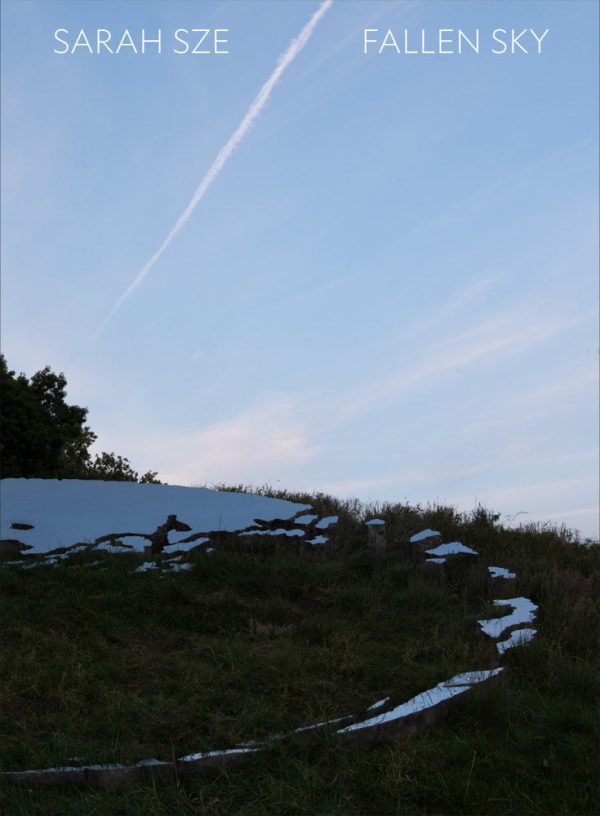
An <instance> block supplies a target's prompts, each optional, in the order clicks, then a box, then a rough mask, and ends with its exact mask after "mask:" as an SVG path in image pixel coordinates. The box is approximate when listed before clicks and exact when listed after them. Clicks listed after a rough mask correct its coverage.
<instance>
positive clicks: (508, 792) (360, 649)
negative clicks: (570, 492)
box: [0, 491, 600, 816]
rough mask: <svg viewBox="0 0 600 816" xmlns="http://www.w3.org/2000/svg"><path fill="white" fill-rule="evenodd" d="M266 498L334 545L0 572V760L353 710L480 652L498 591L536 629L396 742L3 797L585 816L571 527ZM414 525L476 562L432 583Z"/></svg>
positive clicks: (29, 764) (99, 751)
mask: <svg viewBox="0 0 600 816" xmlns="http://www.w3.org/2000/svg"><path fill="white" fill-rule="evenodd" d="M265 492H267V491H265ZM269 494H270V495H273V493H272V492H269ZM275 495H278V496H279V497H283V498H290V499H293V500H297V501H306V502H307V503H310V504H312V505H313V506H314V507H315V508H316V510H317V511H318V512H319V513H320V514H331V513H336V514H338V515H339V516H340V525H339V533H338V546H337V548H336V551H335V552H332V553H331V554H330V555H329V556H328V557H326V558H321V557H315V556H314V555H312V554H305V555H297V554H295V553H293V552H290V551H288V550H286V549H280V548H278V547H277V546H276V545H275V544H274V543H273V541H272V540H262V541H256V540H254V541H252V542H251V544H245V545H243V546H242V545H240V543H239V542H238V541H236V540H235V539H233V538H232V539H231V540H230V541H228V542H226V543H225V544H224V546H223V548H222V549H220V550H218V551H215V552H214V553H212V554H211V555H210V556H206V555H205V556H203V557H201V558H199V559H198V560H197V561H196V562H195V565H194V568H193V570H191V571H189V572H183V573H178V574H175V575H164V576H162V577H160V576H158V575H156V574H153V573H141V574H132V572H131V570H132V568H133V566H134V560H133V557H131V556H129V555H119V556H111V555H108V554H105V555H104V556H103V557H102V559H101V560H102V567H90V566H89V565H88V563H86V560H87V562H89V561H91V560H98V555H97V554H94V556H93V557H92V556H85V555H79V556H77V557H74V558H73V562H72V563H62V564H60V565H59V566H55V567H50V566H39V567H36V568H35V569H33V570H28V571H22V570H19V569H18V568H14V567H11V566H4V567H0V581H1V598H2V609H1V611H0V614H1V616H2V620H3V621H8V622H9V625H8V626H6V625H5V627H4V631H3V650H2V654H1V656H0V673H1V678H2V680H1V683H2V685H1V691H0V706H1V708H0V723H1V725H0V729H1V732H0V762H1V765H2V769H3V770H10V769H16V770H18V769H24V768H38V767H45V766H49V765H57V764H59V765H60V764H67V760H68V759H69V758H70V757H74V756H77V757H82V758H83V759H84V760H85V761H88V762H118V761H123V762H128V761H133V760H137V759H142V758H147V757H156V758H158V759H171V758H173V757H177V756H181V755H183V754H186V753H190V752H196V751H201V750H214V749H216V748H227V747H229V746H232V745H234V744H236V743H238V742H240V741H242V740H245V739H251V738H261V737H264V736H268V735H270V734H273V733H280V732H286V731H289V730H292V729H294V728H296V727H298V726H300V725H303V724H307V723H311V722H316V721H319V720H323V719H326V718H329V717H336V716H340V715H343V714H346V713H358V712H360V711H362V710H364V708H365V707H366V706H368V705H370V704H371V703H372V702H374V701H375V700H377V699H379V698H381V697H384V696H387V695H390V696H391V697H392V699H393V700H394V701H395V702H402V701H404V700H406V699H408V698H409V697H410V696H413V695H414V694H417V693H419V692H421V691H423V690H425V689H426V688H429V687H431V686H433V685H435V684H436V683H437V682H439V681H440V680H443V679H446V678H448V677H450V676H451V675H452V674H455V673H457V672H460V671H465V670H469V669H473V668H485V667H489V666H490V665H492V664H493V662H494V659H495V648H494V644H493V642H492V641H491V640H489V639H487V638H485V636H483V635H482V634H480V633H479V632H478V627H477V624H476V621H477V619H478V618H480V617H482V616H485V614H486V612H489V611H491V610H492V605H491V601H492V599H493V598H494V597H502V596H505V597H510V596H512V595H525V596H527V597H530V598H532V600H534V601H535V602H536V603H538V604H539V605H540V613H539V620H538V624H537V628H538V630H539V634H538V638H537V639H536V640H535V641H534V642H533V643H532V644H530V645H528V646H526V647H523V648H520V649H515V650H512V651H511V652H509V653H508V654H507V655H506V658H505V660H504V664H505V665H507V666H508V668H509V671H508V673H507V677H506V679H505V680H504V681H503V682H501V683H498V684H495V685H489V686H483V687H481V688H479V689H477V691H476V692H473V693H472V694H471V696H470V698H469V700H468V702H467V703H466V704H465V705H464V706H463V708H462V709H461V710H460V711H459V712H458V713H457V714H456V715H455V716H453V717H452V718H451V719H449V720H447V721H445V722H444V723H442V724H441V725H439V726H437V727H436V728H435V729H433V730H430V731H428V732H424V733H421V734H419V735H417V736H415V737H412V738H410V739H398V740H396V741H395V742H393V743H388V744H380V745H369V746H360V745H350V744H341V743H339V742H336V741H335V740H334V739H333V738H332V737H331V736H330V735H327V734H325V735H321V736H315V735H312V736H310V735H305V736H303V737H300V736H298V737H296V738H294V739H292V740H289V741H282V742H276V743H273V744H272V745H271V746H270V747H269V748H268V749H267V750H266V751H264V752H262V753H260V754H258V755H256V756H251V757H249V758H248V759H247V761H245V762H244V763H243V764H241V765H239V766H237V767H232V768H228V769H222V770H218V769H213V770H207V771H205V772H204V773H203V775H202V776H201V777H199V778H197V779H186V780H185V781H183V780H179V781H178V782H176V783H175V782H173V783H165V784H160V785H155V786H152V785H148V786H145V787H140V788H139V789H137V790H133V791H130V792H125V793H118V794H108V793H103V792H98V791H92V790H77V789H75V788H65V789H61V790H52V789H43V788H40V789H31V790H27V789H22V788H16V787H12V786H9V785H5V787H4V789H3V791H2V794H1V795H0V803H1V805H0V812H2V813H3V814H6V816H20V815H21V814H23V815H25V814H27V816H37V814H44V816H49V815H50V814H57V816H58V815H59V814H60V816H63V814H64V816H70V814H78V816H79V814H110V815H111V816H112V814H115V816H117V814H123V815H124V816H134V815H137V814H149V816H154V815H155V814H156V816H158V814H177V816H179V814H182V815H183V814H207V816H209V815H210V816H217V815H218V816H221V814H222V815H223V816H224V815H225V814H248V816H261V814H278V815H280V814H281V815H283V814H310V815H311V816H312V815H313V814H323V815H324V816H325V814H331V815H332V816H333V815H334V814H335V816H342V814H343V816H346V815H347V814H348V816H353V814H361V815H362V814H373V815H374V816H375V815H376V814H431V815H432V816H433V814H459V815H462V814H477V815H478V816H479V815H480V814H481V815H482V816H483V815H484V814H485V815H487V814H490V816H491V814H494V816H496V814H515V816H526V815H527V814H544V816H553V814H556V816H559V815H560V816H563V814H565V815H566V814H574V815H575V814H581V816H584V814H589V815H590V816H592V814H593V816H596V814H597V813H598V812H599V811H600V797H599V793H598V789H597V781H598V778H599V776H600V773H599V771H600V767H599V765H598V759H597V756H598V753H597V748H598V746H599V744H600V740H599V735H598V702H599V700H600V683H599V679H598V671H597V668H598V656H599V654H600V648H599V645H600V644H599V632H600V625H599V624H600V602H599V598H600V591H599V590H600V548H599V547H583V546H581V545H580V544H579V543H578V542H577V541H576V539H575V537H574V536H573V535H572V534H571V533H569V531H566V530H556V529H552V528H543V527H535V526H529V527H526V528H521V529H516V530H513V529H507V528H504V527H503V526H502V525H501V524H500V523H499V518H498V517H496V516H493V515H492V514H490V513H488V512H486V511H484V510H479V511H477V512H476V513H473V514H471V515H470V516H469V517H465V516H462V515H459V514H457V513H455V512H454V511H453V510H452V509H449V508H443V507H434V508H425V509H422V508H411V507H408V506H405V505H384V506H378V507H373V506H371V507H365V506H364V505H361V504H360V503H358V502H347V503H341V502H338V501H336V500H335V499H333V498H331V497H327V496H310V497H309V496H298V495H295V494H288V493H287V492H284V491H279V492H277V493H276V494H275ZM372 515H378V516H380V517H382V518H384V519H385V520H386V523H387V530H388V541H389V549H388V552H387V553H386V554H385V555H384V556H382V557H377V556H375V555H373V554H372V553H370V552H369V551H368V550H366V547H365V543H366V542H365V528H364V525H363V522H364V520H365V518H367V517H369V516H372ZM425 526H427V527H433V528H434V529H437V530H440V532H442V534H443V536H444V540H457V539H458V540H461V541H463V542H464V543H465V544H467V545H469V546H472V547H474V549H476V550H478V551H479V552H480V554H481V558H480V562H481V563H473V564H470V565H469V564H467V565H466V566H464V565H463V566H460V565H458V566H457V567H456V568H455V569H453V570H452V571H451V572H450V573H449V575H448V577H447V579H446V580H442V578H441V573H436V572H434V573H433V574H431V573H428V572H426V571H425V570H424V569H423V568H422V567H419V566H418V565H416V564H415V563H413V562H411V561H410V559H409V558H408V555H407V547H406V544H407V541H408V537H409V536H410V535H411V534H412V533H414V532H416V531H418V530H419V529H422V528H423V527H425ZM487 564H495V565H497V566H507V567H510V568H511V569H514V570H516V572H517V575H518V577H517V581H516V582H504V581H502V580H497V581H494V582H492V581H490V580H489V579H488V578H487V576H486V569H485V567H486V566H487ZM494 614H498V612H497V610H496V611H495V612H494ZM2 808H4V810H2Z"/></svg>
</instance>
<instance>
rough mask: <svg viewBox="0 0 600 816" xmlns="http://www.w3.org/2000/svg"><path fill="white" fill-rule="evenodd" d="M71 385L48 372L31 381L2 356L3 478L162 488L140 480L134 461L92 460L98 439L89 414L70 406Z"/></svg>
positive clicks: (109, 456)
mask: <svg viewBox="0 0 600 816" xmlns="http://www.w3.org/2000/svg"><path fill="white" fill-rule="evenodd" d="M66 386H67V379H66V377H65V375H64V374H62V373H60V374H56V373H55V372H54V371H52V370H51V369H50V367H49V366H46V367H45V368H43V369H41V370H40V371H38V372H37V373H36V374H34V375H33V376H32V377H31V379H28V378H27V377H26V376H25V374H19V375H16V374H15V372H14V371H10V370H9V368H8V365H7V363H6V360H5V358H4V355H1V354H0V467H1V475H2V477H9V476H13V477H25V478H34V477H37V478H45V479H53V478H58V479H103V480H105V481H125V482H151V483H154V484H160V482H158V479H157V478H156V477H157V474H156V472H154V471H148V472H147V473H144V474H143V475H142V476H140V475H139V474H138V473H137V472H136V471H135V470H134V469H133V468H132V467H131V465H130V463H129V460H128V459H126V458H124V457H123V456H118V455H117V454H115V453H106V452H105V451H103V452H102V453H100V454H96V455H95V456H94V457H93V458H92V454H91V453H90V447H91V446H92V445H93V444H94V442H95V441H96V439H97V436H96V434H95V433H94V432H93V431H92V430H91V429H90V428H89V426H88V425H86V424H85V423H86V419H87V414H88V411H87V408H82V407H81V406H79V405H68V404H67V402H66Z"/></svg>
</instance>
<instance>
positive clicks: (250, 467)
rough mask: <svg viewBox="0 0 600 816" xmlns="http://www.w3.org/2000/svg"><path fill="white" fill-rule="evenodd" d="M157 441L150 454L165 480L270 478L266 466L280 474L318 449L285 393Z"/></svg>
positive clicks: (246, 479)
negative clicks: (221, 418)
mask: <svg viewBox="0 0 600 816" xmlns="http://www.w3.org/2000/svg"><path fill="white" fill-rule="evenodd" d="M157 439H158V440H159V441H157V442H156V443H155V444H154V445H153V446H152V451H151V452H152V457H153V458H154V461H156V462H159V463H160V465H159V470H160V476H161V478H162V479H163V480H166V481H168V482H169V483H170V484H192V483H195V484H199V483H202V482H219V481H228V482H240V481H242V482H254V483H256V481H261V482H262V481H264V480H265V479H268V478H271V475H270V471H271V470H272V471H273V473H275V474H276V475H277V476H279V474H280V473H281V471H282V469H285V468H293V467H295V466H297V465H301V464H302V463H304V462H307V461H309V460H310V459H312V458H314V457H315V456H316V455H317V453H318V452H319V448H318V446H317V445H316V444H315V443H314V442H313V440H312V434H311V431H310V428H309V427H308V425H307V423H306V421H305V420H304V419H303V417H302V416H301V412H300V410H299V409H298V406H297V405H296V403H295V402H294V400H293V399H292V398H291V397H288V396H283V397H270V398H268V399H263V400H261V401H259V402H257V403H255V404H254V405H253V406H251V407H250V408H248V410H246V411H244V412H242V413H240V414H238V415H237V416H234V417H232V418H230V419H224V420H220V421H217V422H213V423H211V424H209V425H206V426H204V427H202V428H199V429H198V430H194V431H188V432H176V433H173V432H169V431H167V432H166V433H160V434H157ZM134 447H135V446H134ZM143 448H144V444H143V443H140V449H143ZM145 448H146V450H147V448H148V445H147V444H146V445H145Z"/></svg>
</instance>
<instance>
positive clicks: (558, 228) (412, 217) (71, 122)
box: [1, 0, 599, 536]
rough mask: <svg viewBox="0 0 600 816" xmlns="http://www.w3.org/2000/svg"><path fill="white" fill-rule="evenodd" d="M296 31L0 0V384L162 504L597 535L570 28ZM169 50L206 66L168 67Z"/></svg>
mask: <svg viewBox="0 0 600 816" xmlns="http://www.w3.org/2000/svg"><path fill="white" fill-rule="evenodd" d="M321 5H322V4H321V3H320V2H319V1H318V0H256V2H254V0H243V2H242V0H223V1H222V2H209V1H208V0H207V1H206V2H196V1H195V0H187V2H178V0H170V2H164V1H163V2H156V1H155V0H147V1H146V0H136V2H121V1H120V0H118V1H115V2H111V0H105V2H96V0H86V1H85V2H73V1H71V2H63V0H43V2H37V0H18V2H15V0H3V1H2V205H3V206H2V280H1V283H2V350H3V352H4V354H5V355H6V357H7V360H8V363H9V367H11V368H12V369H15V370H17V371H23V372H25V373H26V374H27V375H31V374H33V373H34V372H35V371H37V370H39V369H40V368H42V367H43V366H44V365H50V366H51V368H53V370H55V371H63V372H64V373H65V375H66V377H67V380H68V401H69V402H72V403H76V404H78V405H84V406H86V407H87V408H88V409H89V415H88V422H89V425H90V426H91V428H92V429H93V430H94V431H95V432H96V433H97V435H98V441H97V443H96V448H97V450H109V451H115V452H117V453H119V454H121V455H123V456H127V457H128V458H129V459H130V461H131V463H132V465H133V466H134V467H135V468H136V470H138V471H140V472H143V471H145V470H148V469H152V470H157V471H158V473H159V477H160V478H161V479H162V480H163V481H165V482H168V483H170V484H177V485H211V484H219V483H227V484H253V485H264V484H269V485H271V486H273V487H276V488H288V489H291V490H322V491H326V492H330V493H333V494H335V495H338V496H341V497H345V496H357V497H359V498H361V499H365V500H380V501H394V502H410V503H413V504H417V503H418V504H422V505H426V504H428V503H433V502H441V503H446V504H452V505H454V506H455V507H457V509H459V510H461V511H470V510H472V509H473V508H474V507H476V506H477V505H478V504H480V503H481V504H483V505H485V506H486V507H488V508H490V509H493V510H494V511H495V512H497V513H499V514H500V515H501V517H502V520H503V521H504V522H506V523H511V524H518V523H520V522H524V523H527V522H532V521H542V522H550V523H552V524H562V523H564V524H566V525H567V526H569V527H571V528H575V529H578V530H579V531H580V532H581V534H582V535H583V536H598V515H599V511H598V446H599V440H598V361H599V348H598V346H599V342H598V237H597V223H598V158H597V156H598V124H597V123H598V103H597V99H598V69H597V63H598V39H597V28H598V5H597V3H596V2H594V0H568V1H567V0H549V1H547V0H532V2H521V1H520V0H513V2H511V3H506V2H494V0H481V1H480V0H467V2H445V0H356V1H355V0H334V2H333V3H332V4H331V6H330V7H327V8H325V9H323V8H321ZM319 10H320V11H321V16H319V17H318V19H316V20H315V17H314V15H315V14H317V13H318V12H319ZM311 20H312V21H313V25H312V28H311V29H310V31H309V32H308V34H307V36H306V38H305V39H306V41H305V42H303V44H302V45H303V47H302V48H301V49H296V51H297V53H295V52H294V53H293V54H292V58H291V60H289V64H287V63H286V65H285V68H284V70H282V71H281V72H280V74H281V75H280V76H278V77H277V81H276V82H275V83H274V84H273V86H272V87H270V88H269V93H268V95H267V96H268V98H267V99H266V100H264V99H263V100H262V102H261V103H260V104H259V106H258V107H259V109H258V110H256V102H255V100H256V99H257V95H258V94H259V92H260V90H261V88H263V87H264V85H265V83H266V82H267V81H268V80H269V78H270V77H273V72H274V71H276V69H277V66H278V64H280V63H279V62H278V61H279V60H280V58H281V57H282V55H284V54H286V52H287V53H288V55H289V53H290V52H288V49H289V47H290V43H291V42H292V40H294V39H295V38H298V36H299V35H300V33H301V32H302V31H303V30H305V27H306V26H307V24H309V21H311ZM193 28H198V29H201V30H205V29H209V31H210V33H209V34H208V35H207V37H206V40H205V43H208V42H210V41H211V40H210V38H211V37H212V36H213V34H212V32H213V30H214V29H226V30H227V33H226V34H223V35H221V36H223V37H226V38H227V45H226V47H225V46H221V47H222V48H223V50H227V51H228V53H227V54H215V53H209V54H195V55H194V54H191V53H187V54H175V53H173V47H174V46H177V42H176V41H175V40H174V32H175V31H176V30H177V29H187V30H188V31H191V29H193ZM499 28H502V29H504V30H506V31H507V32H508V35H500V36H501V37H502V38H503V39H507V41H508V42H509V43H510V31H511V29H515V31H516V32H517V34H518V33H519V32H520V31H522V30H523V29H527V30H528V31H527V32H526V35H525V36H524V37H523V38H521V39H520V40H519V42H520V43H521V44H523V45H524V47H525V48H526V50H527V53H524V52H523V51H522V50H521V49H520V48H519V46H516V47H515V50H516V53H514V54H512V53H510V50H511V49H510V47H509V48H508V49H507V52H506V53H504V54H493V53H492V51H491V49H492V46H493V45H494V41H493V40H492V32H493V31H494V30H495V29H499ZM57 29H66V31H67V32H68V34H65V33H63V34H61V35H59V36H61V38H63V39H65V40H66V41H67V43H68V47H69V52H68V53H66V54H57V53H54V51H55V49H56V50H62V49H63V48H64V46H63V45H62V44H61V43H60V42H59V41H58V40H56V39H55V35H54V32H55V31H56V30H57ZM82 29H83V30H84V31H85V32H86V36H87V37H88V39H89V40H90V41H91V42H92V43H93V48H94V49H95V47H96V43H95V38H96V31H97V29H106V30H108V31H110V32H111V38H112V39H111V42H112V43H113V47H114V46H115V45H116V44H118V41H119V39H120V38H121V35H122V33H123V31H124V30H125V29H127V31H129V32H130V34H131V37H132V41H133V42H134V43H137V50H138V53H137V54H136V53H134V52H133V50H132V49H131V48H124V49H122V51H120V52H119V53H118V54H117V53H113V54H110V53H108V52H107V51H106V49H104V50H103V51H102V53H100V54H96V53H93V54H90V53H89V51H88V50H87V49H86V48H85V47H79V48H77V49H75V51H74V53H70V50H71V47H72V46H73V45H74V43H75V41H76V38H77V35H78V33H79V31H80V30H82ZM142 29H144V30H145V31H146V33H147V37H150V36H156V33H155V32H156V31H157V29H160V30H161V40H162V42H161V48H162V53H161V54H157V53H156V46H154V47H153V46H148V48H149V51H148V53H145V54H142V53H141V45H140V38H141V30H142ZM365 29H376V31H375V32H371V33H370V34H369V35H368V36H369V37H371V38H374V39H375V40H376V43H375V44H374V45H373V44H370V45H369V46H368V47H367V53H364V50H365V46H364V36H365V35H364V30H365ZM440 29H450V30H451V32H450V33H446V34H444V37H448V38H450V39H451V40H452V42H453V45H451V46H445V49H446V50H454V53H451V54H440V53H434V54H424V53H417V54H407V53H404V52H403V51H404V39H403V38H404V32H405V31H406V32H408V33H407V36H408V37H409V40H408V43H409V50H419V49H418V48H415V44H416V43H418V42H420V38H421V36H422V35H421V32H422V31H423V32H424V35H423V36H424V37H425V49H423V50H436V48H438V50H439V47H438V37H439V30H440ZM458 29H461V30H462V31H463V32H464V33H465V34H466V35H467V36H469V37H470V39H471V40H473V39H474V37H475V31H476V30H477V29H478V30H479V33H480V48H479V53H476V52H475V50H474V49H472V48H470V47H468V46H467V45H465V46H464V49H463V52H462V53H460V54H459V53H457V46H456V38H457V36H458V35H457V33H456V32H457V31H458ZM546 29H548V33H547V35H546V36H545V38H544V39H543V42H542V44H541V47H540V50H541V53H537V48H536V41H535V40H534V38H533V37H532V36H531V35H530V31H531V30H533V31H534V32H536V33H537V34H538V36H540V35H541V34H542V33H543V32H544V31H545V30H546ZM388 30H391V31H392V33H393V34H394V36H395V40H396V42H397V43H398V44H399V50H400V51H401V53H397V52H396V50H395V49H394V48H393V47H391V46H389V45H388V46H386V47H384V48H383V49H382V50H381V53H379V50H380V46H381V44H382V42H383V40H384V38H385V35H386V32H387V31H388ZM198 36H200V35H198ZM187 39H188V40H189V42H190V46H193V45H195V41H194V40H192V35H191V34H190V35H188V36H187ZM388 42H389V40H388ZM434 42H435V43H436V48H432V43H434ZM180 47H181V46H180ZM496 47H497V48H499V46H498V45H497V44H496ZM292 50H293V49H292ZM190 51H191V47H190ZM253 103H254V108H252V105H253ZM249 110H251V111H252V110H254V113H255V116H254V117H252V116H251V117H250V118H251V120H252V121H248V118H247V114H248V111H249ZM245 117H246V123H247V126H244V128H243V129H242V130H243V132H242V134H241V138H240V139H239V140H238V141H237V143H236V145H235V149H232V150H231V151H230V152H229V153H228V154H227V156H226V159H225V161H224V162H223V163H222V166H221V165H219V166H218V168H217V171H216V174H213V176H214V177H211V182H210V184H209V186H208V188H207V189H206V190H205V191H204V193H203V195H202V196H201V199H200V200H199V201H198V203H197V205H196V206H195V207H193V208H192V211H191V212H190V213H188V216H189V217H188V218H187V220H186V221H185V223H184V224H183V225H182V226H181V228H180V229H178V231H177V234H176V235H174V237H173V238H172V240H170V242H169V244H168V246H167V247H166V248H165V249H164V251H163V252H162V254H161V255H160V257H159V258H158V259H157V260H156V261H155V262H154V263H153V265H152V266H151V268H150V269H149V270H148V271H147V272H143V270H145V269H146V267H147V265H148V263H149V262H150V261H151V259H152V258H153V256H154V255H155V253H156V252H157V250H159V248H160V247H161V245H162V244H163V242H164V241H165V239H166V238H167V236H169V234H170V233H171V231H172V230H173V228H174V226H175V225H176V224H177V223H178V219H180V217H181V215H182V213H183V212H184V211H185V210H186V207H188V204H189V203H190V201H191V200H192V199H193V197H194V193H195V192H196V191H197V190H198V187H199V185H200V184H201V182H202V181H203V179H205V177H206V175H207V173H209V171H210V169H211V167H213V168H214V162H215V159H216V158H217V157H218V156H219V155H220V153H221V155H222V150H223V148H224V147H225V146H226V145H227V144H228V142H230V140H231V137H232V135H233V134H234V133H236V131H238V129H239V126H240V124H241V123H243V122H244V120H245ZM238 133H239V131H238ZM140 273H143V275H142V279H141V280H140ZM136 281H137V284H136V285H135V286H134V288H133V290H131V287H132V284H134V282H136ZM130 290H131V291H130Z"/></svg>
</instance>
